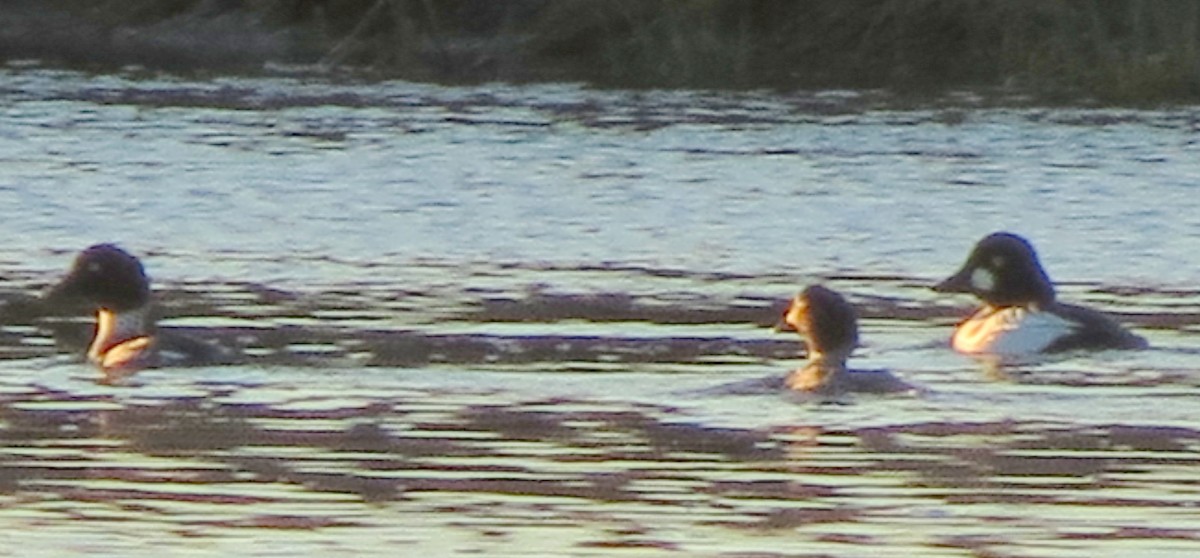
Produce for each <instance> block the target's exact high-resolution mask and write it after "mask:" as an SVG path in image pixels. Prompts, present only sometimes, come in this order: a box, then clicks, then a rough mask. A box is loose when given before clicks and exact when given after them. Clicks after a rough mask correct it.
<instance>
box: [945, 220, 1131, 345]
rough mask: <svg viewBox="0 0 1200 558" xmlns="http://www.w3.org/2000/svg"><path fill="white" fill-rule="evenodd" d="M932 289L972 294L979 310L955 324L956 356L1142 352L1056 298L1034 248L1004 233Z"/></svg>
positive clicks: (1099, 317) (1107, 322) (1114, 329)
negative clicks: (1084, 350) (1086, 351)
mask: <svg viewBox="0 0 1200 558" xmlns="http://www.w3.org/2000/svg"><path fill="white" fill-rule="evenodd" d="M933 290H935V291H937V292H943V293H971V294H974V295H975V296H977V297H979V299H980V300H982V301H983V306H982V307H981V308H979V309H978V310H976V311H975V313H974V314H972V315H971V316H970V317H969V318H967V319H966V320H964V321H963V322H961V323H959V324H958V328H957V329H956V330H955V331H954V336H953V337H952V338H951V345H952V346H953V347H954V349H955V350H956V351H958V352H960V353H965V354H969V355H975V356H988V357H997V358H1000V359H1001V360H1004V361H1009V360H1014V361H1015V360H1022V359H1026V358H1030V357H1033V356H1036V355H1039V354H1048V353H1058V352H1063V351H1072V350H1080V349H1090V350H1100V349H1142V348H1145V347H1146V346H1147V344H1146V340H1145V339H1143V338H1141V337H1139V336H1137V335H1134V334H1132V333H1130V332H1129V331H1127V330H1126V329H1125V328H1123V327H1121V326H1120V325H1119V324H1117V323H1116V322H1114V321H1113V320H1112V319H1110V318H1108V317H1107V316H1105V315H1103V314H1101V313H1099V312H1097V311H1095V310H1091V309H1089V308H1084V307H1082V306H1075V305H1072V304H1063V303H1060V302H1058V301H1057V300H1055V293H1054V285H1053V283H1051V282H1050V278H1049V277H1048V276H1047V275H1046V272H1045V270H1043V269H1042V265H1041V263H1040V262H1039V261H1038V257H1037V253H1036V252H1034V250H1033V246H1032V245H1030V244H1029V242H1028V241H1026V240H1025V239H1024V238H1021V237H1020V236H1017V235H1015V234H1011V233H1007V232H998V233H993V234H990V235H988V236H986V237H984V239H983V240H980V241H979V243H978V244H976V245H975V249H974V250H972V251H971V255H970V256H968V257H967V262H966V263H965V264H964V265H963V267H962V269H960V270H959V271H958V272H957V273H955V274H954V275H952V276H950V277H949V278H947V279H946V280H945V281H942V282H941V283H938V284H937V285H936V286H934V287H933Z"/></svg>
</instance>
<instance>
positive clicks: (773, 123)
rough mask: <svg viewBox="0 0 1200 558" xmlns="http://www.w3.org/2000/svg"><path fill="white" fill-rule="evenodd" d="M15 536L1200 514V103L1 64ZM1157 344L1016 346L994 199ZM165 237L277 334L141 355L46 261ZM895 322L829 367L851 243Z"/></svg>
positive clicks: (478, 546)
mask: <svg viewBox="0 0 1200 558" xmlns="http://www.w3.org/2000/svg"><path fill="white" fill-rule="evenodd" d="M0 98H2V99H3V101H2V102H0V120H2V125H0V204H3V205H2V207H5V208H7V210H6V211H4V213H3V219H0V229H2V231H3V233H4V235H5V237H6V238H8V239H9V242H6V243H4V245H3V246H0V279H2V280H3V282H2V283H0V301H2V302H3V304H4V306H3V308H0V326H2V327H0V427H2V429H0V437H2V438H3V444H2V445H0V525H2V526H3V532H4V533H5V535H3V536H2V537H3V539H4V540H6V541H8V542H10V544H8V545H5V546H6V547H5V549H0V554H4V555H14V556H16V555H21V556H29V555H47V556H50V555H61V554H63V553H67V552H85V551H86V552H89V553H99V554H107V555H121V556H140V555H160V554H162V553H163V552H164V551H167V552H170V553H172V554H175V553H178V554H184V553H191V554H201V555H204V554H212V555H215V554H239V555H241V554H257V555H284V554H287V555H296V554H316V553H320V554H323V555H326V554H327V555H339V554H340V555H353V556H363V555H389V556H392V555H395V554H396V552H402V553H404V554H409V553H414V554H415V553H417V552H424V553H426V554H428V555H433V556H436V555H450V554H470V553H473V554H483V555H488V556H506V555H530V554H534V555H556V556H611V555H628V556H660V555H661V556H671V555H675V556H683V555H686V556H797V555H798V556H826V555H834V556H870V555H876V554H877V552H878V551H879V550H878V549H879V548H881V547H880V546H879V545H886V548H888V550H889V552H894V553H896V554H902V555H914V556H915V555H922V556H1080V557H1084V556H1087V557H1092V556H1130V555H1139V556H1151V555H1153V556H1173V555H1179V556H1187V555H1193V554H1195V553H1196V552H1200V540H1197V539H1198V537H1200V536H1198V535H1197V534H1196V533H1200V519H1198V518H1200V515H1198V514H1200V512H1198V511H1197V509H1196V502H1197V501H1198V498H1200V494H1198V493H1200V477H1198V476H1197V475H1196V474H1195V473H1194V471H1195V469H1196V465H1197V463H1196V461H1197V459H1198V454H1197V451H1196V450H1197V445H1198V443H1200V442H1198V439H1200V429H1197V428H1196V424H1195V412H1194V409H1196V408H1197V404H1198V403H1200V380H1198V379H1197V374H1196V370H1197V369H1200V341H1197V335H1196V325H1195V324H1196V323H1197V322H1198V321H1200V320H1198V319H1197V311H1196V307H1197V303H1198V302H1200V291H1197V289H1196V287H1195V285H1197V284H1200V271H1197V267H1196V266H1194V265H1192V261H1193V260H1194V254H1195V250H1194V247H1195V242H1194V240H1193V239H1194V238H1195V237H1196V235H1197V233H1198V232H1200V231H1198V225H1200V207H1197V205H1200V201H1197V196H1195V192H1194V185H1195V182H1196V180H1197V178H1198V177H1200V163H1197V161H1200V157H1198V156H1197V155H1198V153H1197V152H1198V151H1200V147H1198V146H1197V143H1196V141H1195V132H1196V124H1195V123H1196V122H1197V112H1196V111H1195V110H1194V109H1188V108H1181V109H1170V110H1161V111H1108V110H1073V109H1033V108H1025V109H997V108H972V107H970V106H967V107H965V108H963V107H956V108H930V109H921V110H897V109H895V108H889V107H888V106H886V105H880V104H878V103H877V102H876V101H875V100H874V99H872V98H871V97H870V96H868V95H859V94H851V93H824V94H816V95H811V94H808V95H780V94H771V93H761V94H715V93H711V94H710V93H696V92H643V93H628V92H597V91H591V90H586V89H581V88H578V87H575V86H570V85H549V86H529V87H509V86H503V85H494V86H485V87H475V88H443V87H433V86H424V85H415V84H408V83H394V82H393V83H372V84H341V85H332V84H329V83H325V82H321V81H316V80H305V79H299V78H296V79H288V78H273V79H254V80H250V79H231V78H221V79H213V80H209V81H185V80H176V79H165V78H147V77H130V76H124V77H123V76H88V75H82V74H75V73H65V72H53V71H46V70H39V69H36V68H11V69H8V70H4V71H3V72H2V73H0ZM1001 229H1004V230H1013V231H1015V232H1019V233H1021V234H1024V235H1026V236H1028V237H1029V238H1030V239H1031V240H1033V242H1034V243H1035V244H1036V245H1037V246H1038V248H1039V250H1040V252H1041V255H1042V259H1043V261H1044V262H1045V263H1046V265H1047V268H1048V270H1049V272H1050V274H1051V276H1052V277H1054V278H1055V279H1056V280H1057V281H1058V283H1059V286H1060V296H1061V297H1062V298H1063V299H1065V300H1069V301H1072V302H1077V303H1084V304H1088V305H1091V306H1094V307H1097V308H1099V309H1101V310H1104V311H1106V312H1108V313H1110V314H1113V315H1114V316H1116V317H1117V318H1118V319H1120V320H1121V321H1123V322H1125V323H1127V324H1128V325H1130V326H1131V327H1133V328H1134V329H1135V330H1137V331H1138V332H1139V333H1141V334H1143V335H1145V336H1146V337H1148V338H1149V339H1150V341H1151V343H1152V344H1153V346H1154V348H1153V349H1151V350H1147V351H1140V352H1130V353H1099V354H1093V355H1082V356H1074V357H1071V358H1066V359H1060V360H1056V361H1052V362H1047V363H1042V364H1038V365H1033V366H1028V367H1024V368H1021V369H1018V370H1012V371H1009V374H1008V375H1006V376H1004V377H997V376H995V375H989V374H986V373H985V372H984V371H982V370H981V368H980V367H979V366H978V365H977V364H976V363H974V362H972V361H970V360H969V359H966V358H963V357H960V356H958V355H955V354H953V353H952V352H950V351H949V350H948V349H947V347H946V340H947V338H948V336H949V332H950V329H951V328H952V326H953V324H954V322H955V321H956V320H957V319H959V318H960V317H961V316H963V315H965V313H966V312H968V311H969V308H970V305H971V303H972V301H970V300H968V299H966V298H964V297H947V296H940V295H935V294H934V293H932V292H930V291H929V290H928V286H929V285H930V284H932V283H933V282H934V281H936V280H938V279H940V278H942V277H944V276H946V275H947V274H949V273H951V272H952V271H954V270H955V269H956V268H957V266H958V265H959V264H960V263H961V261H962V259H963V258H965V256H966V253H967V251H968V250H969V249H970V247H971V245H972V244H973V243H974V241H975V240H976V239H978V238H979V237H981V236H983V235H984V234H987V233H989V232H992V231H994V230H1001ZM99 241H115V242H119V243H121V244H122V245H123V246H125V247H126V248H127V249H129V250H131V251H133V252H134V253H137V254H139V255H140V256H142V257H143V260H144V262H145V264H146V267H147V269H148V271H149V273H150V274H151V275H152V276H153V278H154V280H155V286H156V296H157V298H158V301H159V303H160V306H161V311H162V314H163V316H164V321H163V324H164V325H166V326H169V327H173V328H179V329H183V330H186V331H189V332H190V333H193V334H195V335H196V336H199V337H204V338H208V339H212V340H217V341H220V342H223V343H226V344H230V345H234V346H238V347H240V348H242V349H243V350H245V351H246V353H247V354H248V355H250V361H249V362H248V363H247V364H245V365H239V366H229V367H214V368H198V369H177V370H160V371H151V372H146V373H143V374H140V375H138V376H135V377H133V378H131V379H129V381H127V382H124V383H122V384H119V385H104V384H101V383H98V382H97V379H98V378H97V375H96V373H95V372H94V371H93V370H92V369H90V368H89V367H88V366H86V365H85V364H83V363H81V362H80V361H79V358H78V354H79V352H80V349H79V346H80V343H81V342H84V341H86V336H87V328H88V323H89V322H88V320H87V319H86V317H85V316H77V315H75V314H73V313H71V312H67V311H63V310H60V309H46V308H44V307H43V306H41V305H40V304H39V303H38V302H37V300H36V298H35V297H36V296H37V295H38V294H39V293H40V292H41V291H42V290H44V289H45V287H46V286H47V285H49V284H51V283H53V282H54V281H55V280H56V279H57V278H58V277H60V276H61V274H62V273H63V272H64V271H65V269H66V268H67V266H68V265H69V262H70V259H71V257H72V255H73V254H74V252H76V251H77V250H79V249H81V248H83V247H85V246H87V245H89V244H92V243H94V242H99ZM818 281H819V282H824V283H826V284H828V285H829V286H831V287H833V288H835V289H837V290H839V291H841V292H843V293H845V294H846V295H847V297H848V298H849V299H850V300H851V302H853V303H854V304H855V305H856V306H858V308H859V310H860V313H861V314H862V317H863V320H862V330H863V331H862V337H863V341H864V344H863V347H862V348H861V349H860V350H859V351H858V352H857V353H856V355H855V363H856V365H857V366H861V367H863V368H889V369H891V370H892V371H894V372H895V373H896V374H897V375H900V376H902V377H904V378H905V379H907V380H909V381H912V382H914V383H917V384H920V385H921V386H923V387H924V388H925V391H924V392H923V393H922V394H919V395H914V396H902V397H890V398H872V397H847V398H842V399H839V400H835V401H806V400H802V399H799V398H797V397H795V396H791V395H788V394H783V393H777V392H772V391H763V392H756V393H745V394H739V395H733V394H730V393H728V390H723V389H721V388H722V386H726V385H728V384H731V383H735V382H741V381H753V380H756V379H762V378H770V377H778V376H782V375H783V374H786V373H787V371H788V370H789V369H791V368H793V367H795V366H797V365H798V364H799V361H800V357H801V355H802V349H801V347H800V346H799V344H798V343H797V340H796V339H795V338H794V337H793V336H791V335H786V334H775V333H773V332H772V331H771V329H770V325H771V324H772V323H773V322H774V320H775V318H776V317H777V316H778V313H779V312H780V310H781V304H782V303H783V302H784V301H785V300H786V299H787V298H788V297H789V296H790V295H791V294H793V293H794V292H796V291H797V290H799V289H800V288H802V287H803V286H804V285H806V284H809V283H812V282H818Z"/></svg>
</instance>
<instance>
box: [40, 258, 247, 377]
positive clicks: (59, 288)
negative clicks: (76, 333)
mask: <svg viewBox="0 0 1200 558" xmlns="http://www.w3.org/2000/svg"><path fill="white" fill-rule="evenodd" d="M44 299H45V300H46V301H47V302H49V303H66V302H80V301H81V302H83V303H85V304H87V305H88V306H89V307H90V308H91V309H92V310H94V311H95V315H96V331H95V334H94V335H93V337H92V340H91V343H90V344H89V345H88V350H87V360H88V361H89V362H91V363H92V364H94V365H95V366H97V367H98V368H99V369H100V370H101V371H102V372H103V373H104V374H105V375H106V377H109V378H117V377H123V376H126V375H129V374H132V373H134V372H136V371H138V370H143V369H146V368H160V367H164V366H201V365H208V364H220V363H226V362H228V361H229V360H230V359H231V356H232V355H231V353H230V351H228V350H227V349H223V348H221V347H218V346H216V345H212V344H209V343H205V342H203V341H199V340H195V339H192V338H190V337H186V336H182V335H174V334H165V333H160V332H159V331H158V330H157V327H156V323H155V320H154V315H153V311H152V310H153V305H152V301H151V292H150V279H149V278H148V277H147V276H146V271H145V268H144V267H143V266H142V262H141V261H140V260H138V258H136V257H135V256H133V255H132V254H130V253H129V252H126V251H125V250H123V249H121V248H120V247H118V246H116V245H115V244H109V243H105V244H95V245H93V246H90V247H88V248H87V249H85V250H83V251H82V252H80V253H79V254H78V255H77V256H76V257H75V260H74V262H73V264H72V265H71V269H70V270H69V271H68V273H67V275H66V276H65V277H63V278H62V279H61V280H60V281H59V282H58V283H57V284H55V285H54V286H53V287H51V288H50V290H49V292H48V293H47V294H46V295H45V296H44Z"/></svg>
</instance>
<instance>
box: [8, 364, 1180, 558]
mask: <svg viewBox="0 0 1200 558" xmlns="http://www.w3.org/2000/svg"><path fill="white" fill-rule="evenodd" d="M224 389H228V386H225V387H222V388H214V389H213V391H212V392H210V395H209V396H207V397H196V398H178V399H163V400H158V401H140V402H121V401H119V400H118V399H115V398H114V397H112V396H96V397H84V398H80V397H71V396H70V395H68V394H64V393H54V392H50V391H46V392H42V393H37V394H23V395H21V396H19V397H11V396H10V397H6V398H5V399H6V401H5V402H4V404H3V407H2V409H0V411H2V413H3V420H4V423H5V425H6V428H5V430H4V433H3V436H4V450H3V454H2V455H0V489H2V491H3V497H2V501H4V503H5V505H4V510H5V511H3V512H0V517H5V519H4V521H5V522H6V523H8V524H9V526H10V528H14V529H17V528H39V529H50V530H53V531H55V532H58V533H60V536H71V537H80V538H81V540H90V541H96V542H98V543H99V544H101V545H104V544H105V541H104V539H105V538H106V537H105V536H104V533H105V532H107V531H110V530H114V531H118V532H119V531H121V530H122V529H123V526H125V525H129V524H140V525H147V526H152V527H151V528H150V529H146V528H144V527H143V528H139V529H138V531H143V530H146V531H149V533H148V536H149V537H150V539H148V540H146V541H143V544H146V545H151V544H158V543H161V542H162V540H163V539H169V538H172V537H177V536H183V537H186V538H187V539H198V540H199V541H210V543H212V544H214V546H215V547H220V546H221V542H220V541H222V540H223V539H230V538H234V539H236V538H238V537H241V536H245V535H244V534H243V533H244V532H247V531H251V532H255V533H258V532H259V531H266V534H261V535H255V536H256V537H257V536H262V537H265V539H266V540H274V539H276V538H282V539H287V538H289V536H288V535H286V534H285V533H287V532H292V531H302V532H308V533H314V534H318V533H324V536H325V537H328V540H329V541H337V540H341V542H340V543H336V544H335V545H334V548H337V547H339V546H340V547H342V548H343V550H345V549H348V548H354V549H357V550H361V551H366V552H371V551H374V552H379V553H382V552H386V551H388V548H389V545H390V544H393V543H395V542H397V541H395V540H391V539H389V537H392V536H396V535H397V534H398V532H397V530H396V528H395V527H394V526H392V524H395V523H403V524H410V523H413V522H415V523H416V525H415V526H414V527H415V528H414V529H413V531H411V532H409V533H407V534H406V535H405V537H404V538H405V539H406V540H405V541H404V543H405V544H406V545H407V546H406V547H405V548H428V549H438V550H454V551H462V552H467V551H480V550H482V549H485V548H486V549H488V550H487V551H486V552H488V553H504V552H505V551H512V552H518V551H520V550H521V549H524V550H526V551H530V550H532V551H537V550H551V549H557V551H560V552H567V553H574V552H582V551H584V550H586V549H618V548H643V549H657V550H678V551H683V552H686V553H689V554H691V553H711V554H713V555H718V554H724V553H734V554H737V553H740V552H748V551H752V552H764V553H767V555H780V556H783V555H791V554H793V553H795V552H802V551H806V552H813V551H817V552H840V551H845V550H848V549H850V548H855V547H860V546H861V547H862V550H861V551H860V552H863V553H869V548H870V547H871V546H872V545H878V544H887V545H889V548H894V549H896V551H898V552H904V553H906V554H909V555H917V554H924V553H936V552H937V551H938V549H948V548H949V549H961V550H964V551H969V552H972V553H976V554H978V555H991V554H994V553H998V554H1004V553H1006V552H1010V551H1013V550H1016V549H1020V550H1021V553H1022V555H1041V554H1053V555H1068V556H1073V555H1078V556H1084V555H1089V553H1093V552H1095V551H1096V549H1098V548H1103V547H1104V544H1103V543H1104V542H1105V541H1131V542H1137V543H1139V545H1138V548H1140V549H1144V550H1146V551H1150V550H1155V551H1162V552H1169V551H1179V552H1182V551H1185V550H1186V549H1188V548H1189V544H1194V543H1197V542H1200V541H1197V539H1198V538H1200V536H1198V535H1197V534H1196V530H1195V520H1194V516H1195V509H1194V508H1195V502H1196V496H1197V494H1196V493H1197V491H1198V490H1200V488H1198V487H1197V483H1196V482H1195V479H1194V475H1192V474H1191V471H1192V470H1194V469H1195V467H1196V466H1197V464H1198V463H1197V461H1200V460H1198V458H1197V453H1196V450H1197V444H1198V443H1200V430H1195V429H1191V428H1182V427H1155V426H1133V425H1109V426H1102V425H1094V426H1081V425H1071V424H1065V423H1047V422H1040V421H1018V420H1005V421H999V422H994V421H984V422H956V421H948V422H912V423H907V424H896V425H890V426H878V427H859V428H827V427H821V426H817V425H813V424H795V425H782V424H781V425H776V426H773V427H770V428H756V429H740V428H720V427H711V426H705V425H703V424H700V423H699V422H697V421H696V419H695V418H694V417H689V416H687V415H686V414H681V413H679V412H678V411H676V410H672V409H670V408H665V407H658V406H650V405H629V404H612V403H599V402H588V401H579V400H571V399H554V400H544V401H525V402H505V401H495V400H492V401H491V402H488V403H481V402H479V401H482V400H488V399H491V397H490V396H489V394H484V393H456V392H436V391H428V392H425V391H412V390H409V393H407V394H405V395H401V396H393V397H379V398H375V399H363V400H360V401H355V402H350V401H347V402H345V403H344V405H343V406H340V407H331V406H328V405H317V406H313V407H309V406H307V405H305V403H304V402H303V401H293V402H288V403H283V402H281V403H279V404H263V403H234V402H225V401H223V400H222V399H223V397H224V396H223V393H222V391H223V390H224ZM976 518H978V520H983V522H982V523H981V522H979V521H978V520H977V519H976ZM922 524H925V525H937V526H938V527H937V528H936V529H934V528H928V527H920V526H921V525H922ZM343 530H350V531H351V532H352V533H353V532H358V533H360V534H359V535H352V536H354V537H357V538H354V539H351V538H341V537H340V536H339V533H341V532H342V531H343ZM374 531H380V533H376V534H372V533H373V532H374ZM448 533H453V535H448ZM112 538H113V539H119V538H120V537H117V536H114V537H112ZM547 539H553V540H552V541H551V540H547ZM539 540H540V542H538V541H539ZM371 541H376V542H371ZM112 542H113V543H114V544H119V543H118V542H116V541H112ZM284 544H292V545H300V544H301V543H300V542H299V541H296V540H294V541H291V542H289V543H284ZM530 545H533V546H530ZM1190 548H1192V550H1195V547H1190ZM768 549H769V550H768ZM392 550H393V551H394V549H392ZM584 553H585V554H586V552H584Z"/></svg>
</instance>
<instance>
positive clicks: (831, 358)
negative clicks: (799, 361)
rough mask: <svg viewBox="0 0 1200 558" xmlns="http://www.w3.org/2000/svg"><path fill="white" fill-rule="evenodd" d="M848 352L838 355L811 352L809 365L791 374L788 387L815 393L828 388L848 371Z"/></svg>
mask: <svg viewBox="0 0 1200 558" xmlns="http://www.w3.org/2000/svg"><path fill="white" fill-rule="evenodd" d="M848 356H849V354H848V351H845V352H838V353H822V352H816V351H814V352H811V353H809V355H808V364H805V365H804V367H803V368H799V369H797V370H795V371H794V372H792V373H791V375H789V376H788V378H787V384H788V387H789V388H791V389H795V390H800V391H815V390H819V389H821V388H825V387H828V386H829V385H830V384H831V383H833V382H834V381H836V380H837V378H838V377H839V376H841V375H842V374H843V373H844V372H845V371H846V358H847V357H848Z"/></svg>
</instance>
